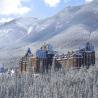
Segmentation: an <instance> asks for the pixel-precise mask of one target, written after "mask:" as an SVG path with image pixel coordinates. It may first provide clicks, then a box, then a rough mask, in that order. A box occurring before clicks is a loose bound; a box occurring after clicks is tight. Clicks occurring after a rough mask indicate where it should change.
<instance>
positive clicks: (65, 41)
mask: <svg viewBox="0 0 98 98" xmlns="http://www.w3.org/2000/svg"><path fill="white" fill-rule="evenodd" d="M97 5H98V2H97V1H94V2H92V3H89V4H86V5H82V6H72V7H66V8H65V9H63V10H62V11H61V12H59V13H58V14H56V15H55V16H53V17H50V18H47V19H44V20H39V19H36V18H33V17H29V18H25V17H24V18H17V19H14V20H12V21H10V22H7V23H3V24H2V25H0V58H1V62H4V61H5V60H4V59H6V58H8V61H9V59H10V58H13V57H15V58H16V57H21V56H22V55H23V54H24V53H25V51H26V49H27V48H28V47H31V48H32V51H33V52H34V51H35V49H36V48H39V47H40V45H41V44H42V43H43V42H47V43H52V45H53V46H54V48H55V49H56V50H58V51H63V52H66V51H68V50H72V49H78V48H79V47H81V46H82V45H84V44H85V43H86V42H87V41H88V40H90V41H91V42H92V43H93V44H94V46H95V48H96V50H97V49H98V44H97V42H98V33H97V32H98V28H97V27H98V22H97V21H98V17H97V16H98V6H97ZM90 33H91V35H90ZM89 36H90V38H89ZM2 59H3V61H2ZM6 60H7V59H6Z"/></svg>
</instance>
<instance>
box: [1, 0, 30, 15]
mask: <svg viewBox="0 0 98 98" xmlns="http://www.w3.org/2000/svg"><path fill="white" fill-rule="evenodd" d="M24 1H25V0H0V14H1V15H8V16H9V15H23V14H26V13H28V12H29V11H30V8H28V7H26V6H23V5H22V2H24ZM25 2H26V1H25Z"/></svg>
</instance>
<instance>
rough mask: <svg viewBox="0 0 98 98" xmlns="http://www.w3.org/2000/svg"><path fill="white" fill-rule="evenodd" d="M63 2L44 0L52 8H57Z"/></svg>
mask: <svg viewBox="0 0 98 98" xmlns="http://www.w3.org/2000/svg"><path fill="white" fill-rule="evenodd" d="M60 1H61V0H44V2H45V3H46V4H47V5H49V6H50V7H56V6H57V5H58V4H59V3H60Z"/></svg>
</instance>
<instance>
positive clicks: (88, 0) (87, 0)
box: [85, 0, 94, 2]
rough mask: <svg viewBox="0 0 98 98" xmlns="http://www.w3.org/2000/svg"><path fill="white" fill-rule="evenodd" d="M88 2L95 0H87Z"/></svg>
mask: <svg viewBox="0 0 98 98" xmlns="http://www.w3.org/2000/svg"><path fill="white" fill-rule="evenodd" d="M85 1H86V2H92V1H94V0H85Z"/></svg>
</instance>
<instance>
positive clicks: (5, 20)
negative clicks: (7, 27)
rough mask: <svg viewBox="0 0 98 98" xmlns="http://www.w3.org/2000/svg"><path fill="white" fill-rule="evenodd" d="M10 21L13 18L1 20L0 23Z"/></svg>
mask: <svg viewBox="0 0 98 98" xmlns="http://www.w3.org/2000/svg"><path fill="white" fill-rule="evenodd" d="M11 20H13V18H1V19H0V23H4V22H9V21H11Z"/></svg>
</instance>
